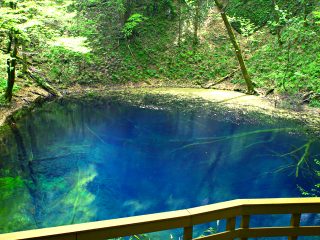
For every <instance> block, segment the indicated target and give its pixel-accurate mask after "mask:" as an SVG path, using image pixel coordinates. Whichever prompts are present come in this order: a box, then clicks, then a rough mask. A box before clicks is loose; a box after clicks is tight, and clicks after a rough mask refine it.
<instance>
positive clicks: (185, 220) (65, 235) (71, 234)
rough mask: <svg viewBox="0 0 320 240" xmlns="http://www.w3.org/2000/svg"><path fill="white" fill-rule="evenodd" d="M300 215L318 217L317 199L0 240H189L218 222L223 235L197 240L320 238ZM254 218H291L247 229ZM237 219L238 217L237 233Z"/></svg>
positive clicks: (252, 202) (221, 207) (239, 205)
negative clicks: (162, 238)
mask: <svg viewBox="0 0 320 240" xmlns="http://www.w3.org/2000/svg"><path fill="white" fill-rule="evenodd" d="M303 213H320V198H279V199H243V200H232V201H228V202H223V203H217V204H211V205H206V206H202V207H196V208H191V209H184V210H178V211H172V212H164V213H156V214H149V215H143V216H136V217H128V218H119V219H114V220H106V221H99V222H91V223H82V224H74V225H67V226H61V227H53V228H44V229H36V230H30V231H22V232H15V233H7V234H0V240H31V239H32V240H36V239H38V240H49V239H50V240H93V239H94V240H105V239H108V238H116V237H123V236H130V235H134V234H142V233H148V232H156V231H162V230H169V229H174V228H184V239H185V240H191V239H193V238H192V229H193V226H194V225H196V224H202V223H208V222H212V221H214V220H220V219H227V227H226V231H225V232H221V233H217V234H213V235H211V236H206V237H201V238H196V239H201V240H208V239H210V240H215V239H219V240H220V239H234V238H240V239H242V240H246V239H248V238H251V237H272V236H287V237H288V239H292V240H294V239H297V237H298V236H317V235H320V226H303V227H301V226H300V219H301V214H303ZM256 214H291V223H290V226H288V227H269V228H266V227H262V228H250V216H251V215H256ZM237 216H240V217H241V224H240V228H238V229H236V224H235V220H236V217H237Z"/></svg>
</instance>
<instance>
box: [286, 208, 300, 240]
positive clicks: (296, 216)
mask: <svg viewBox="0 0 320 240" xmlns="http://www.w3.org/2000/svg"><path fill="white" fill-rule="evenodd" d="M300 220H301V213H293V214H292V215H291V220H290V225H291V227H299V226H300ZM298 237H299V236H294V237H289V238H288V240H297V239H298Z"/></svg>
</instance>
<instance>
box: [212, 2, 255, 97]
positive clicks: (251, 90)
mask: <svg viewBox="0 0 320 240" xmlns="http://www.w3.org/2000/svg"><path fill="white" fill-rule="evenodd" d="M214 1H215V3H216V5H217V7H218V9H219V11H220V14H221V17H222V19H223V22H224V24H225V26H226V29H227V32H228V35H229V38H230V41H231V43H232V45H233V47H234V50H235V53H236V56H237V58H238V61H239V65H240V68H241V72H242V75H243V78H244V80H245V81H246V85H247V88H248V93H249V94H254V93H256V91H255V90H254V86H253V83H252V81H251V78H250V76H249V73H248V70H247V67H246V65H245V62H244V59H243V56H242V52H241V49H240V46H239V44H238V42H237V40H236V37H235V35H234V32H233V31H232V27H231V25H230V22H229V20H228V17H227V14H226V13H225V11H224V7H223V5H222V4H221V3H220V2H219V0H214Z"/></svg>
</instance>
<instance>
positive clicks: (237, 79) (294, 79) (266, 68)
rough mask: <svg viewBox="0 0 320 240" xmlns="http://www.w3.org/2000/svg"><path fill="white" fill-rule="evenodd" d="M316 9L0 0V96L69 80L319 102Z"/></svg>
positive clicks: (270, 4) (295, 4)
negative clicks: (225, 91)
mask: <svg viewBox="0 0 320 240" xmlns="http://www.w3.org/2000/svg"><path fill="white" fill-rule="evenodd" d="M319 8H320V6H319V2H318V1H317V0H228V1H226V0H223V1H222V0H217V1H208V0H206V1H205V0H188V1H184V0H161V1H153V0H90V1H81V0H73V1H71V0H56V1H49V0H48V1H45V0H44V1H29V0H2V1H1V2H0V37H1V38H0V69H1V70H0V94H1V104H2V105H5V104H7V103H8V102H10V100H11V95H12V91H13V94H14V93H15V92H17V91H19V89H20V90H21V89H24V88H25V87H29V86H33V85H40V86H42V87H44V88H46V89H47V90H48V89H49V91H51V93H53V94H59V92H58V91H60V92H61V91H62V92H63V90H64V89H68V87H70V86H74V85H76V84H79V85H81V86H83V85H104V86H115V85H121V86H130V85H141V84H143V85H147V86H179V87H190V86H191V87H198V88H199V87H203V88H210V87H215V86H216V85H218V86H219V83H226V84H225V85H222V88H227V89H229V90H230V89H231V90H236V91H246V92H248V93H251V94H259V93H260V94H263V95H268V94H277V95H278V96H280V98H281V99H284V100H288V102H289V103H288V104H289V105H290V104H291V105H301V104H310V106H312V107H319V105H320V102H319V94H320V81H319V75H320V74H319V73H320V55H319V54H320V53H319V52H320V51H319V50H320V46H319V45H320V44H319V34H320V10H319ZM218 88H219V87H218ZM246 89H247V90H246ZM255 89H257V90H255Z"/></svg>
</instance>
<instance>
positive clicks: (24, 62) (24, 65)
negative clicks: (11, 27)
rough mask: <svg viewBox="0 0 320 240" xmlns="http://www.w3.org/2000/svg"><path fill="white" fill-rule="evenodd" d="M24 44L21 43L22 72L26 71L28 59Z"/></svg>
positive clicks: (25, 72)
mask: <svg viewBox="0 0 320 240" xmlns="http://www.w3.org/2000/svg"><path fill="white" fill-rule="evenodd" d="M26 51H27V49H26V45H25V43H23V44H22V64H23V65H22V73H23V74H27V72H28V61H27V53H26Z"/></svg>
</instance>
